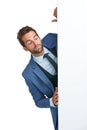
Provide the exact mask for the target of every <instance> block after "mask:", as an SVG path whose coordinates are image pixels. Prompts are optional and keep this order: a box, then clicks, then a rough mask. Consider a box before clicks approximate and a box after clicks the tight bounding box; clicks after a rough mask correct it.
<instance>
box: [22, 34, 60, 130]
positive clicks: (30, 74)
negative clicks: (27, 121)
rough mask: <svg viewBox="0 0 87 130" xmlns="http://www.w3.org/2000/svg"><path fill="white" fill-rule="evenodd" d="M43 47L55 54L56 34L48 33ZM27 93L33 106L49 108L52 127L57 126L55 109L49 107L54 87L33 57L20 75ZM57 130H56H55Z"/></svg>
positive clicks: (43, 41)
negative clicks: (33, 102)
mask: <svg viewBox="0 0 87 130" xmlns="http://www.w3.org/2000/svg"><path fill="white" fill-rule="evenodd" d="M42 44H43V46H45V47H47V48H48V49H53V50H55V53H56V52H57V34H53V33H49V34H47V35H46V36H45V37H44V38H43V39H42ZM22 75H23V77H24V79H25V82H26V84H27V85H28V87H29V91H30V93H31V95H32V97H33V99H34V101H35V104H36V105H37V106H38V107H40V108H50V109H51V113H52V117H53V122H54V126H55V129H56V126H57V122H58V120H57V118H58V115H57V107H55V108H54V107H51V106H50V102H49V99H50V98H51V97H52V96H53V93H54V87H53V85H52V83H51V81H50V80H49V79H48V77H47V76H46V75H45V73H44V72H43V71H42V70H41V69H40V67H39V66H38V65H37V64H36V63H35V62H34V60H33V57H32V56H31V60H30V62H29V64H28V65H27V66H26V68H25V69H24V71H23V73H22ZM56 130H57V129H56Z"/></svg>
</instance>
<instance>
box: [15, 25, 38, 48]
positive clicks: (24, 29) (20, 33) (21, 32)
mask: <svg viewBox="0 0 87 130" xmlns="http://www.w3.org/2000/svg"><path fill="white" fill-rule="evenodd" d="M30 31H34V32H35V33H36V34H37V32H36V30H35V29H33V28H32V27H29V26H25V27H22V28H21V29H20V30H19V31H18V33H17V39H18V41H19V42H20V44H21V45H22V46H23V47H25V45H24V42H23V41H22V37H23V36H24V35H25V34H26V33H28V32H30ZM37 35H38V34H37Z"/></svg>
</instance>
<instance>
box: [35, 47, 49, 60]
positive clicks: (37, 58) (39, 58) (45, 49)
mask: <svg viewBox="0 0 87 130" xmlns="http://www.w3.org/2000/svg"><path fill="white" fill-rule="evenodd" d="M46 53H49V50H48V49H47V48H45V47H44V54H46ZM44 54H43V55H42V56H39V57H35V56H33V58H34V61H36V62H37V61H39V62H41V61H42V60H43V56H44Z"/></svg>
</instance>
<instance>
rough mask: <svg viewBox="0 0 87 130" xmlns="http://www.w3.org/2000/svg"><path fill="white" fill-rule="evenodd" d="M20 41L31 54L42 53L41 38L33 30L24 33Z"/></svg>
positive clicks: (37, 54)
mask: <svg viewBox="0 0 87 130" xmlns="http://www.w3.org/2000/svg"><path fill="white" fill-rule="evenodd" d="M22 41H23V42H24V44H25V47H24V49H25V50H27V51H30V52H31V54H32V55H34V56H39V55H40V54H42V52H43V46H42V43H41V39H40V38H39V36H38V35H37V34H36V33H35V32H34V31H30V32H28V33H26V34H25V35H24V36H23V37H22Z"/></svg>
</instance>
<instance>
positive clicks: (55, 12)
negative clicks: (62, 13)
mask: <svg viewBox="0 0 87 130" xmlns="http://www.w3.org/2000/svg"><path fill="white" fill-rule="evenodd" d="M53 16H55V17H56V19H53V20H52V22H57V7H56V8H55V9H54V12H53Z"/></svg>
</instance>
